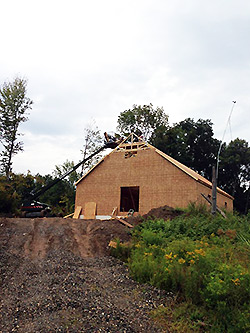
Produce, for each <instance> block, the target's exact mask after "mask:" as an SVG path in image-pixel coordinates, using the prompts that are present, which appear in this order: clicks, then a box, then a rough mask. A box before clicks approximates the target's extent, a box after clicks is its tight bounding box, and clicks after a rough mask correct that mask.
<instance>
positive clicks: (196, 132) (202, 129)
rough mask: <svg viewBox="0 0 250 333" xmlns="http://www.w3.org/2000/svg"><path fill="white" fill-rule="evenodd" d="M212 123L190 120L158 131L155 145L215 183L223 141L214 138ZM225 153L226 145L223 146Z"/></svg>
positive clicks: (153, 142)
mask: <svg viewBox="0 0 250 333" xmlns="http://www.w3.org/2000/svg"><path fill="white" fill-rule="evenodd" d="M212 125H213V124H212V122H211V120H209V119H206V120H203V119H199V120H198V121H196V122H195V121H194V120H193V119H191V118H187V119H185V120H183V121H181V122H179V123H176V124H174V125H173V126H172V127H169V128H164V127H160V128H159V129H157V130H156V131H155V132H154V133H153V135H152V139H151V143H152V144H153V145H154V146H155V147H156V148H158V149H160V150H162V151H163V152H165V153H166V154H168V155H170V156H171V157H173V158H175V159H176V160H178V161H179V162H181V163H183V164H185V165H186V166H188V167H190V168H192V169H193V170H195V171H197V172H198V173H200V174H201V175H203V176H204V177H206V178H208V179H211V175H212V166H213V165H215V163H216V156H217V152H218V149H219V144H220V143H219V141H218V140H217V139H215V138H214V133H213V128H212ZM223 149H224V145H223Z"/></svg>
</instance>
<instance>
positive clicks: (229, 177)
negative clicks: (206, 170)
mask: <svg viewBox="0 0 250 333" xmlns="http://www.w3.org/2000/svg"><path fill="white" fill-rule="evenodd" d="M218 184H219V186H220V187H221V188H223V189H224V190H225V191H227V192H228V193H230V194H231V195H233V196H234V197H235V201H234V206H235V208H236V209H237V210H238V211H240V212H242V213H247V211H248V208H249V206H250V205H249V184H250V147H249V146H248V142H247V141H245V140H242V139H239V138H237V139H235V140H233V141H231V142H230V143H229V144H228V145H226V146H225V149H224V150H223V152H222V154H221V158H220V163H219V172H218Z"/></svg>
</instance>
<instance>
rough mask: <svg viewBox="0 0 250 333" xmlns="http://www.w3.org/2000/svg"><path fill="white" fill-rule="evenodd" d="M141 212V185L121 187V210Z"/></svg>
mask: <svg viewBox="0 0 250 333" xmlns="http://www.w3.org/2000/svg"><path fill="white" fill-rule="evenodd" d="M130 209H133V210H134V211H135V212H139V186H130V187H121V204H120V212H128V211H129V210H130Z"/></svg>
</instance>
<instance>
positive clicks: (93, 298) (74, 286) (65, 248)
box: [0, 218, 172, 333]
mask: <svg viewBox="0 0 250 333" xmlns="http://www.w3.org/2000/svg"><path fill="white" fill-rule="evenodd" d="M115 237H120V238H121V239H122V240H124V241H126V240H128V239H129V237H130V235H129V230H128V228H127V227H125V226H124V225H122V224H120V223H119V222H117V221H103V222H102V221H97V220H89V221H84V220H71V219H68V220H65V219H62V218H48V219H45V218H44V219H10V218H5V219H0V285H1V288H0V332H21V333H29V332H30V333H31V332H32V333H33V332H113V333H116V332H128V333H132V332H161V331H162V330H161V329H160V328H158V327H157V326H156V325H155V323H154V322H153V321H152V319H151V318H150V316H149V312H150V311H151V310H153V309H155V308H156V307H158V306H159V305H160V304H166V303H167V302H168V300H170V301H171V297H172V295H168V294H166V292H164V291H160V290H157V289H156V288H153V287H150V286H148V285H139V284H138V283H136V282H135V281H133V280H132V279H131V278H130V277H129V272H128V268H127V266H126V265H124V264H123V263H122V262H120V261H118V260H117V259H115V258H112V257H110V256H107V255H106V254H108V252H109V249H108V248H107V245H108V243H109V241H110V240H111V239H114V238H115Z"/></svg>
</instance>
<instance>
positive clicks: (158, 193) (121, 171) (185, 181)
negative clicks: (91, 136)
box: [75, 134, 233, 216]
mask: <svg viewBox="0 0 250 333" xmlns="http://www.w3.org/2000/svg"><path fill="white" fill-rule="evenodd" d="M76 185H77V188H76V201H75V206H76V207H77V206H80V207H82V210H83V213H82V214H84V207H85V205H86V204H87V205H88V204H89V203H95V204H96V215H111V213H112V211H113V210H114V208H116V207H117V213H118V215H121V216H122V215H126V214H127V213H128V211H129V210H130V209H133V210H134V212H136V213H139V214H145V213H147V212H148V211H149V210H150V209H152V208H157V207H160V206H164V205H168V206H170V207H179V208H185V207H187V206H188V204H189V203H190V202H197V203H200V202H206V200H205V199H204V198H203V197H202V196H201V193H203V194H204V195H205V196H207V197H211V195H212V184H211V182H210V181H208V180H207V179H205V178H204V177H202V176H201V175H199V174H198V173H196V172H195V171H193V170H191V169H190V168H188V167H186V166H185V165H183V164H181V163H179V162H178V161H176V160H175V159H173V158H171V157H170V156H168V155H166V154H165V153H163V152H161V151H160V150H158V149H156V148H155V147H153V146H152V145H150V144H148V143H146V142H143V141H140V140H139V139H138V138H137V137H136V136H135V135H134V134H131V135H130V136H129V137H128V138H127V139H126V140H125V141H123V142H122V143H121V144H120V145H119V146H118V147H117V148H115V149H114V150H113V151H112V152H111V153H110V154H108V155H107V156H105V157H104V158H103V159H102V160H101V161H100V162H99V163H97V164H96V165H95V166H94V167H93V168H92V169H90V170H89V171H88V172H87V173H86V174H85V175H84V176H83V177H82V178H81V179H79V180H78V181H77V183H76ZM217 205H218V207H219V208H221V209H227V210H228V211H232V210H233V197H232V196H231V195H229V194H228V193H226V192H224V191H222V190H221V189H219V188H218V191H217Z"/></svg>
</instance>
